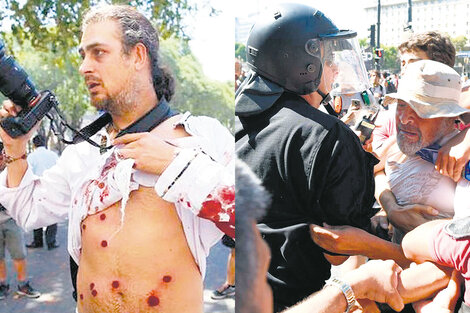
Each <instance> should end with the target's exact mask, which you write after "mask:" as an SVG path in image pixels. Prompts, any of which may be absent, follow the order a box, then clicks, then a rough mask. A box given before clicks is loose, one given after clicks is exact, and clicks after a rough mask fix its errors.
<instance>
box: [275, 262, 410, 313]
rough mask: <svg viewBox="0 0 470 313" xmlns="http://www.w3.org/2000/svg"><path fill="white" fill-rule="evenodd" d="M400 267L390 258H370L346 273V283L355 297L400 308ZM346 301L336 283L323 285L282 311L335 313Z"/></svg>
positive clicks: (289, 312) (343, 308)
mask: <svg viewBox="0 0 470 313" xmlns="http://www.w3.org/2000/svg"><path fill="white" fill-rule="evenodd" d="M400 272H401V268H400V267H399V266H398V265H397V264H395V263H394V262H393V261H370V262H368V263H366V264H365V265H362V266H361V267H359V268H358V269H356V270H353V271H351V272H349V273H347V274H346V275H345V276H344V277H343V279H342V280H343V281H345V282H347V283H348V284H349V285H350V286H351V289H352V290H353V292H354V295H355V297H356V299H370V300H373V301H377V302H382V303H388V304H389V305H390V306H391V307H392V308H393V309H394V310H396V311H400V310H401V309H403V301H402V299H401V297H400V295H399V293H398V281H399V273H400ZM346 308H347V302H346V298H345V296H344V294H343V293H342V291H341V290H340V289H339V288H338V287H336V286H327V287H325V288H324V289H322V290H321V291H319V292H317V293H315V294H313V295H311V296H310V297H308V298H307V299H305V300H304V301H302V302H300V303H298V304H296V305H295V306H293V307H291V308H289V309H287V310H286V311H284V312H283V313H310V312H315V313H336V312H338V313H339V312H344V311H345V310H346Z"/></svg>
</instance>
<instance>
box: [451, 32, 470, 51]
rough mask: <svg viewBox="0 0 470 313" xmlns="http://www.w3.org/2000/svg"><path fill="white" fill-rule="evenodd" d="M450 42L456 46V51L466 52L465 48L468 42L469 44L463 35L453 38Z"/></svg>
mask: <svg viewBox="0 0 470 313" xmlns="http://www.w3.org/2000/svg"><path fill="white" fill-rule="evenodd" d="M450 40H451V41H452V43H453V44H454V46H455V50H456V51H462V50H465V46H466V45H467V42H468V39H467V37H465V36H463V35H461V36H457V37H454V38H451V39H450Z"/></svg>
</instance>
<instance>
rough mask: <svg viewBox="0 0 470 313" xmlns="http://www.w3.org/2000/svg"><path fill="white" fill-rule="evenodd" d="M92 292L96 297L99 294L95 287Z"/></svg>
mask: <svg viewBox="0 0 470 313" xmlns="http://www.w3.org/2000/svg"><path fill="white" fill-rule="evenodd" d="M91 294H92V296H93V297H96V296H97V295H98V291H96V290H95V289H93V290H92V291H91Z"/></svg>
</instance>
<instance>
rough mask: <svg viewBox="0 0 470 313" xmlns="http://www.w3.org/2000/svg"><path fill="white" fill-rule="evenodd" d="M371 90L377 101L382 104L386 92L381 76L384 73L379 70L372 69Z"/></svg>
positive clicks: (370, 73) (370, 72) (370, 74)
mask: <svg viewBox="0 0 470 313" xmlns="http://www.w3.org/2000/svg"><path fill="white" fill-rule="evenodd" d="M369 76H370V86H371V87H370V91H371V92H372V94H373V95H374V98H375V101H376V102H377V103H378V104H382V101H383V98H384V96H385V94H386V91H385V87H384V86H383V85H382V82H381V78H382V75H381V74H380V71H378V70H370V71H369Z"/></svg>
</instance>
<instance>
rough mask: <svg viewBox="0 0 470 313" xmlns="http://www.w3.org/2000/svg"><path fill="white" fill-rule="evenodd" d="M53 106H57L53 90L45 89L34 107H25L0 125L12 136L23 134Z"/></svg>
mask: <svg viewBox="0 0 470 313" xmlns="http://www.w3.org/2000/svg"><path fill="white" fill-rule="evenodd" d="M53 106H57V100H56V98H55V96H54V94H52V92H50V91H49V90H45V91H43V92H42V93H41V94H40V98H39V100H38V101H37V102H36V104H35V105H34V106H33V107H32V108H30V109H28V110H24V109H23V110H22V111H21V112H20V113H19V114H18V116H16V117H13V116H11V117H6V118H4V119H3V120H2V121H1V122H0V125H1V126H2V128H3V129H4V130H5V132H6V133H7V134H8V135H10V137H12V138H17V137H20V136H23V135H25V134H27V133H28V132H29V131H30V130H31V129H32V128H33V127H34V126H35V125H36V124H37V123H38V122H39V121H41V120H42V118H43V117H44V116H45V115H46V114H47V112H49V110H50V109H51V108H52V107H53Z"/></svg>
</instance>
